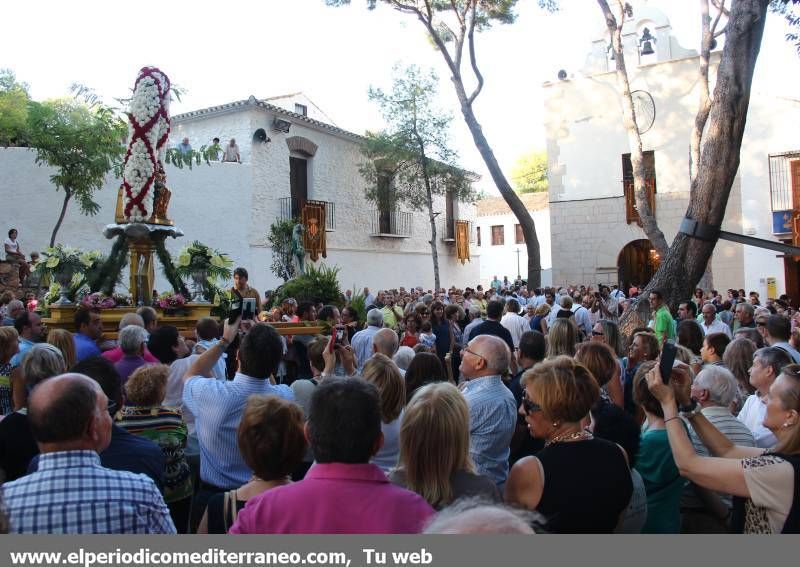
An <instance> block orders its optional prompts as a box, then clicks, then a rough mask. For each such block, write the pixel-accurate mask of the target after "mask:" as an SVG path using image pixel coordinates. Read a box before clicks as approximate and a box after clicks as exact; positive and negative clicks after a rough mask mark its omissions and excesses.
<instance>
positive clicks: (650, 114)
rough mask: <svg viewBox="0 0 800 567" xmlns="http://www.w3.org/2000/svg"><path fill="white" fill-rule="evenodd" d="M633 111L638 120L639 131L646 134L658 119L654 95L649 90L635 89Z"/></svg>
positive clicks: (632, 95) (632, 94)
mask: <svg viewBox="0 0 800 567" xmlns="http://www.w3.org/2000/svg"><path fill="white" fill-rule="evenodd" d="M631 98H632V99H633V112H634V113H635V114H636V122H637V123H638V125H639V133H640V134H644V133H645V132H647V131H648V130H649V129H650V128H652V127H653V122H655V120H656V103H655V101H653V97H652V95H651V94H650V93H649V92H647V91H633V92H632V93H631Z"/></svg>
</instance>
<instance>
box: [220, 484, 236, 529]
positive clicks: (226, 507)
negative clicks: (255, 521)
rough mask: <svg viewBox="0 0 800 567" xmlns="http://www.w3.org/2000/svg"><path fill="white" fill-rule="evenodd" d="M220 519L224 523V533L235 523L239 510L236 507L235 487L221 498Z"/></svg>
mask: <svg viewBox="0 0 800 567" xmlns="http://www.w3.org/2000/svg"><path fill="white" fill-rule="evenodd" d="M222 507H223V510H222V520H223V523H224V524H225V533H228V530H229V529H231V526H233V524H235V523H236V516H237V515H238V514H239V510H237V509H236V489H234V490H229V491H228V492H226V493H225V497H224V498H223V506H222Z"/></svg>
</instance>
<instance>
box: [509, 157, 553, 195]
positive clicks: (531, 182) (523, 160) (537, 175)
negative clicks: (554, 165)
mask: <svg viewBox="0 0 800 567" xmlns="http://www.w3.org/2000/svg"><path fill="white" fill-rule="evenodd" d="M511 180H512V181H513V182H514V189H515V190H516V191H517V193H539V192H543V191H547V152H546V151H544V150H533V151H531V152H528V153H526V154H524V155H522V156H520V157H519V159H517V163H515V164H514V168H513V169H512V170H511Z"/></svg>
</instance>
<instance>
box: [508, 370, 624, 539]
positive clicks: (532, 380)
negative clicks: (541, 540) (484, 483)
mask: <svg viewBox="0 0 800 567" xmlns="http://www.w3.org/2000/svg"><path fill="white" fill-rule="evenodd" d="M522 385H523V387H524V393H523V398H522V404H521V405H520V408H519V412H520V414H524V416H525V421H526V423H527V424H528V430H529V431H530V434H531V436H533V437H535V438H537V439H544V441H545V444H544V449H542V450H541V451H539V452H538V453H537V454H536V455H535V456H531V457H525V458H524V459H521V460H519V461H517V462H516V463H515V464H514V466H513V467H512V468H511V474H509V476H508V482H507V483H506V487H505V501H506V502H507V503H508V504H511V505H515V506H521V507H524V508H527V509H528V510H535V511H537V512H539V513H541V514H542V515H543V516H544V517H545V518H546V521H547V530H548V531H550V532H551V533H611V532H613V531H614V529H615V528H616V527H617V525H618V524H619V523H620V519H621V517H622V513H623V511H624V510H625V509H626V507H627V506H628V502H629V501H630V499H631V494H632V493H633V483H632V481H631V474H630V469H629V468H628V461H627V460H626V456H625V452H624V450H623V449H622V448H621V447H620V446H619V445H616V444H614V443H611V442H610V441H606V440H604V439H598V438H595V437H594V436H593V435H592V434H591V433H590V432H588V431H587V430H585V429H584V428H583V422H584V421H585V420H586V417H587V416H588V415H589V412H590V410H591V408H592V406H594V405H595V404H596V403H597V400H598V399H599V397H600V387H599V386H598V384H597V380H595V378H594V376H592V374H591V372H589V371H588V370H587V369H586V367H585V366H583V365H582V364H579V363H577V362H575V361H574V360H573V359H572V358H570V357H567V356H559V357H556V358H554V359H552V360H545V361H544V362H540V363H539V364H537V365H536V366H534V367H533V368H531V369H530V370H528V371H527V372H525V374H523V375H522Z"/></svg>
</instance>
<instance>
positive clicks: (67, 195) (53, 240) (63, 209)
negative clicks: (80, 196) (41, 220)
mask: <svg viewBox="0 0 800 567" xmlns="http://www.w3.org/2000/svg"><path fill="white" fill-rule="evenodd" d="M71 198H72V190H70V189H66V188H65V189H64V203H63V204H62V205H61V214H60V215H58V220H57V221H56V226H55V227H53V234H51V235H50V248H52V247H53V246H55V245H56V234H58V230H59V229H60V228H61V223H63V222H64V217H65V216H66V214H67V205H69V200H70V199H71Z"/></svg>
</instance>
